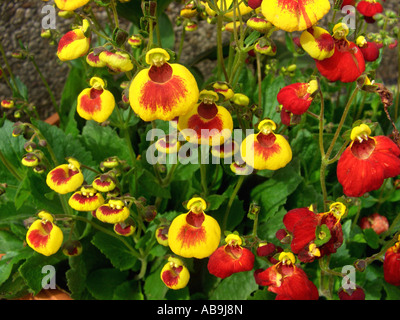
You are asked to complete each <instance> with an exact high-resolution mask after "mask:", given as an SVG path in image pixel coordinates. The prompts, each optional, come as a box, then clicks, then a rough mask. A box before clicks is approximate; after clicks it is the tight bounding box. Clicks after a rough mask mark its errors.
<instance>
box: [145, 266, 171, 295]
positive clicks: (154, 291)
mask: <svg viewBox="0 0 400 320" xmlns="http://www.w3.org/2000/svg"><path fill="white" fill-rule="evenodd" d="M163 267H164V266H161V267H159V268H158V269H157V270H156V271H154V272H153V273H151V274H150V275H149V276H148V277H146V279H145V282H144V293H145V296H146V299H147V300H163V299H164V297H165V295H166V293H167V291H168V287H167V286H166V285H165V284H164V283H163V282H162V280H161V277H160V274H161V269H162V268H163Z"/></svg>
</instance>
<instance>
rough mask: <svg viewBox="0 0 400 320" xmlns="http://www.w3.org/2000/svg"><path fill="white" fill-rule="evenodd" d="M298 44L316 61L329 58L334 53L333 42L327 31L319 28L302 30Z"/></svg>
mask: <svg viewBox="0 0 400 320" xmlns="http://www.w3.org/2000/svg"><path fill="white" fill-rule="evenodd" d="M300 44H301V47H302V48H303V49H304V51H306V52H307V53H308V54H309V55H310V57H311V58H313V59H316V60H324V59H327V58H330V57H332V55H333V54H334V53H335V40H334V39H333V38H332V36H331V34H330V33H329V32H328V31H326V30H325V29H323V28H320V27H315V26H314V27H311V28H308V29H307V30H304V31H303V32H302V34H301V36H300Z"/></svg>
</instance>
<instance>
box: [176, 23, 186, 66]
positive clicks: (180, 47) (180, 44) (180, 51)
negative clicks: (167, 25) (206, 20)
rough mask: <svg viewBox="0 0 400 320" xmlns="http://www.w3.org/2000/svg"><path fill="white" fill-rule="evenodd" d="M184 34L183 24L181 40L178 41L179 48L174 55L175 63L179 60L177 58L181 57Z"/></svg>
mask: <svg viewBox="0 0 400 320" xmlns="http://www.w3.org/2000/svg"><path fill="white" fill-rule="evenodd" d="M185 35H186V29H185V26H182V35H181V41H180V42H179V50H178V55H177V57H176V62H177V63H178V62H179V60H180V58H181V54H182V49H183V44H184V43H185Z"/></svg>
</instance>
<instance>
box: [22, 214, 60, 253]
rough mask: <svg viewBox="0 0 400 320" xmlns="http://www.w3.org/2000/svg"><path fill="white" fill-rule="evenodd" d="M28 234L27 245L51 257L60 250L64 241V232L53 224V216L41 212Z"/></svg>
mask: <svg viewBox="0 0 400 320" xmlns="http://www.w3.org/2000/svg"><path fill="white" fill-rule="evenodd" d="M38 216H39V218H41V219H38V220H35V221H34V222H33V223H32V224H31V226H30V227H29V229H28V232H27V234H26V243H27V244H28V245H29V246H30V247H31V248H32V249H33V250H35V251H36V252H39V253H40V254H43V255H45V256H50V255H52V254H54V253H56V252H57V251H58V249H60V247H61V244H62V242H63V240H64V235H63V232H62V230H61V229H60V228H59V227H58V226H56V225H55V224H54V223H53V216H52V215H51V214H50V213H48V212H46V211H41V212H39V213H38Z"/></svg>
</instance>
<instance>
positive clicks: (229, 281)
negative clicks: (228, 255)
mask: <svg viewBox="0 0 400 320" xmlns="http://www.w3.org/2000/svg"><path fill="white" fill-rule="evenodd" d="M253 273H254V272H253V271H246V272H239V273H235V274H233V275H231V276H230V277H228V278H225V279H223V280H222V281H221V283H220V284H219V285H218V287H217V288H216V289H215V291H214V292H213V294H212V295H211V297H210V300H246V299H248V298H249V297H250V295H251V294H252V293H253V292H254V291H256V290H257V289H258V285H257V284H256V282H255V280H254V275H253Z"/></svg>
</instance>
